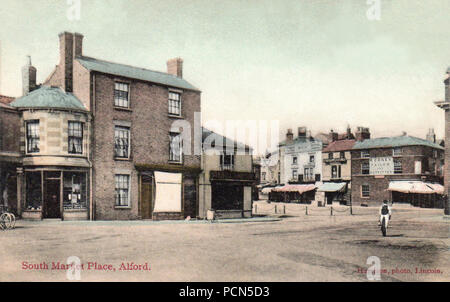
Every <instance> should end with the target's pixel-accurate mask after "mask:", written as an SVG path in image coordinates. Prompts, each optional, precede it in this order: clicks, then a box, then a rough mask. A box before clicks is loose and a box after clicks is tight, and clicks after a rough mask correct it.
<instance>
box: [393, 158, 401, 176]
mask: <svg viewBox="0 0 450 302" xmlns="http://www.w3.org/2000/svg"><path fill="white" fill-rule="evenodd" d="M394 173H395V174H402V173H403V169H402V161H401V160H398V159H394Z"/></svg>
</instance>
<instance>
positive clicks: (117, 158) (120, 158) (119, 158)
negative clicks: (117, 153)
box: [114, 157, 131, 161]
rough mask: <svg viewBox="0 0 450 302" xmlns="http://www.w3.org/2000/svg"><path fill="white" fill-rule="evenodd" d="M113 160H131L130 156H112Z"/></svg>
mask: <svg viewBox="0 0 450 302" xmlns="http://www.w3.org/2000/svg"><path fill="white" fill-rule="evenodd" d="M114 160H118V161H131V158H129V157H128V158H124V157H114Z"/></svg>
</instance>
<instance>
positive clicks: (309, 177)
mask: <svg viewBox="0 0 450 302" xmlns="http://www.w3.org/2000/svg"><path fill="white" fill-rule="evenodd" d="M304 172H305V173H304V175H305V176H304V177H305V180H313V179H314V173H313V168H305V170H304Z"/></svg>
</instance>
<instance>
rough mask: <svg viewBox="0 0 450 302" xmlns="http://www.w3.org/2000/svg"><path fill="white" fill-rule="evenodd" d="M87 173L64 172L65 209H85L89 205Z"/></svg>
mask: <svg viewBox="0 0 450 302" xmlns="http://www.w3.org/2000/svg"><path fill="white" fill-rule="evenodd" d="M86 192H87V190H86V173H72V172H64V188H63V205H64V209H65V210H66V209H85V208H86V205H87V194H86Z"/></svg>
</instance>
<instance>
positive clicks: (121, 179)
mask: <svg viewBox="0 0 450 302" xmlns="http://www.w3.org/2000/svg"><path fill="white" fill-rule="evenodd" d="M115 180H116V193H115V199H116V207H129V206H130V190H129V187H130V175H119V174H118V175H116V176H115Z"/></svg>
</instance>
